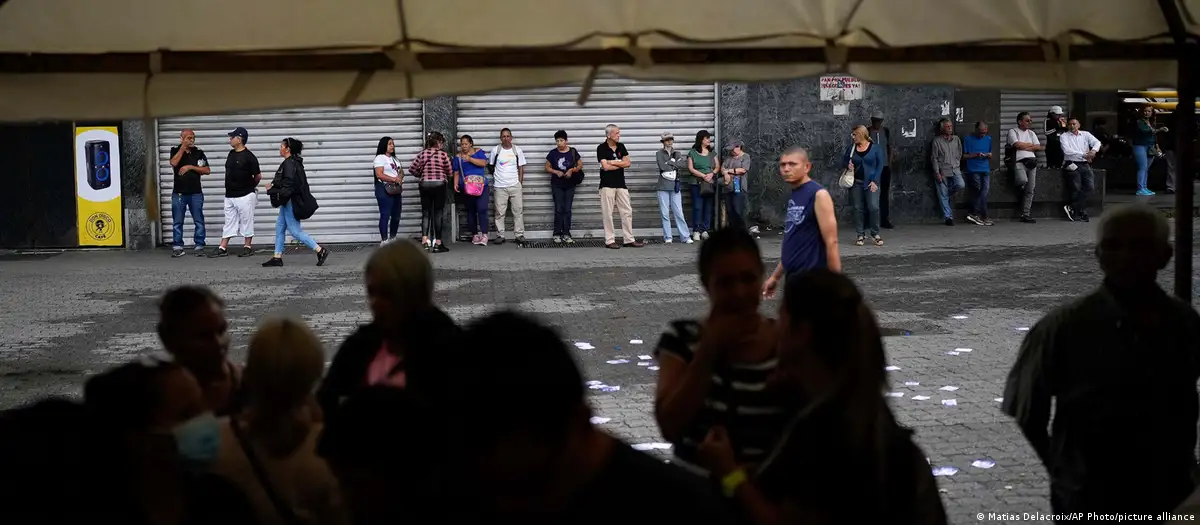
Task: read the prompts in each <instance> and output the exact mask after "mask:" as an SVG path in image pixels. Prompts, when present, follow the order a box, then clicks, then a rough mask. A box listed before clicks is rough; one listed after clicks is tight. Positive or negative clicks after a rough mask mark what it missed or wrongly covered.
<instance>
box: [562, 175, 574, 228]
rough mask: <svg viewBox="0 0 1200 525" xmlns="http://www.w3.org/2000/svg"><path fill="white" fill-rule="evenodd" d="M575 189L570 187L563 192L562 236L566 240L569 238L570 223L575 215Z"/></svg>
mask: <svg viewBox="0 0 1200 525" xmlns="http://www.w3.org/2000/svg"><path fill="white" fill-rule="evenodd" d="M574 210H575V187H574V186H571V187H568V188H566V189H565V190H563V211H565V212H566V213H564V214H563V226H562V227H563V235H566V236H567V237H568V238H569V237H570V236H571V221H572V220H574V218H575V214H574Z"/></svg>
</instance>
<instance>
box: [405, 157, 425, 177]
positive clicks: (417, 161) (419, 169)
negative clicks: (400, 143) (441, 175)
mask: <svg viewBox="0 0 1200 525" xmlns="http://www.w3.org/2000/svg"><path fill="white" fill-rule="evenodd" d="M424 171H425V151H424V150H422V151H421V152H420V153H417V156H416V157H414V158H413V161H412V162H410V163H408V174H409V175H411V176H413V177H416V178H418V179H419V178H421V174H422V173H424Z"/></svg>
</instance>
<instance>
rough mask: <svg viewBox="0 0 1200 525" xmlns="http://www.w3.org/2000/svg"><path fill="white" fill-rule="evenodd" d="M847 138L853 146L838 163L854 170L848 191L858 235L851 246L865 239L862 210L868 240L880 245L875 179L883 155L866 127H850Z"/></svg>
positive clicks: (885, 156) (877, 184) (861, 243)
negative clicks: (852, 181) (867, 227)
mask: <svg viewBox="0 0 1200 525" xmlns="http://www.w3.org/2000/svg"><path fill="white" fill-rule="evenodd" d="M851 137H853V138H854V144H853V146H851V147H850V148H849V149H847V150H846V154H845V156H843V157H842V164H844V165H846V166H847V167H849V168H850V169H852V170H854V185H853V186H851V187H850V189H849V190H848V191H849V192H850V201H851V202H853V203H854V229H855V231H856V232H857V233H858V237H857V238H856V239H855V240H854V245H855V246H862V245H863V244H865V243H866V240H867V237H866V235H865V233H866V227H864V225H863V208H864V207H865V208H866V209H867V212H868V213H869V215H870V222H871V224H870V225H869V226H870V229H871V239H872V240H873V241H874V242H875V246H883V237H880V236H879V177H880V175H881V174H882V173H883V167H884V166H886V165H887V153H886V152H884V151H883V148H879V147H876V146H875V143H873V142H871V135H870V134H869V133H867V127H866V126H858V127H856V128H854V131H853V133H851Z"/></svg>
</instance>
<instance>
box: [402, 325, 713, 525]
mask: <svg viewBox="0 0 1200 525" xmlns="http://www.w3.org/2000/svg"><path fill="white" fill-rule="evenodd" d="M460 348H461V349H462V351H460V352H456V353H455V355H453V356H447V357H446V361H445V363H447V366H450V365H453V371H454V373H453V374H452V375H450V376H449V377H448V380H449V384H448V385H447V388H445V389H444V390H443V391H441V392H440V395H439V397H438V398H437V399H436V400H434V401H435V402H436V404H437V405H438V412H439V413H442V414H451V415H453V416H454V420H452V421H451V422H450V424H449V425H447V431H448V434H449V436H450V437H451V441H456V442H457V441H461V442H459V443H452V445H451V447H449V449H451V450H455V451H456V452H455V453H454V454H448V455H443V456H442V458H445V459H447V461H450V462H452V463H453V464H455V465H456V466H457V471H456V473H455V475H454V476H453V477H452V479H451V480H450V481H451V482H452V483H453V485H451V486H449V487H448V490H447V491H445V492H444V493H446V494H453V495H454V498H453V503H454V504H453V505H451V506H449V508H448V509H447V511H448V512H454V513H458V514H455V515H453V516H451V517H450V518H449V521H450V522H452V523H523V524H542V523H547V524H548V523H555V524H605V525H608V524H612V523H622V522H625V521H626V520H628V519H629V517H630V516H634V515H636V516H638V519H637V521H638V522H640V523H712V524H720V523H730V522H731V520H732V519H733V516H732V514H731V511H730V510H729V507H728V504H727V503H726V502H724V501H722V500H721V498H720V497H719V496H718V495H717V494H715V491H712V490H711V487H710V486H709V485H708V484H706V483H705V481H704V479H703V478H701V477H699V476H695V475H693V474H691V473H690V472H687V471H685V470H683V469H681V468H679V467H675V466H672V465H667V464H665V463H663V462H662V461H661V460H659V459H656V458H653V457H651V456H650V455H648V454H644V453H642V452H637V451H635V450H633V449H632V448H631V447H629V446H628V445H626V444H625V443H622V442H621V441H620V440H618V439H616V438H614V437H612V436H610V435H608V434H606V433H604V432H601V431H600V430H598V429H596V428H595V427H593V426H592V424H591V421H590V419H591V416H592V410H591V408H590V407H589V406H588V402H587V399H586V396H585V386H584V380H583V376H582V375H581V373H580V370H579V367H578V365H577V364H576V362H575V359H574V356H573V355H572V353H571V351H570V350H569V349H568V348H567V346H566V344H565V343H563V340H562V337H561V336H560V335H559V334H558V333H556V332H555V331H554V330H553V329H551V328H548V327H546V326H543V325H541V324H539V323H537V322H536V321H533V320H531V319H529V318H527V317H524V316H521V315H518V314H514V313H498V314H495V315H492V316H489V317H487V318H485V319H483V320H480V321H478V322H476V323H475V324H474V325H472V326H470V327H469V328H468V329H467V331H466V333H465V341H464V342H463V344H462V345H461V346H460ZM502 349H511V351H502ZM411 373H412V374H413V376H414V377H415V376H417V375H418V374H420V373H422V372H421V370H420V369H419V368H418V367H417V365H416V363H414V364H413V368H412V369H411ZM635 495H643V496H644V497H636V496H635Z"/></svg>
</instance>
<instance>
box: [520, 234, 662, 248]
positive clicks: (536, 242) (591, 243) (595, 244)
mask: <svg viewBox="0 0 1200 525" xmlns="http://www.w3.org/2000/svg"><path fill="white" fill-rule="evenodd" d="M640 240H641V241H642V244H646V245H650V244H663V242H662V239H640ZM509 242H512V241H509ZM617 242H621V241H620V239H617ZM521 247H522V248H603V247H604V239H601V238H599V237H585V238H582V239H575V244H567V243H562V244H555V243H554V241H552V240H550V239H525V244H523V245H522V246H521Z"/></svg>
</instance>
